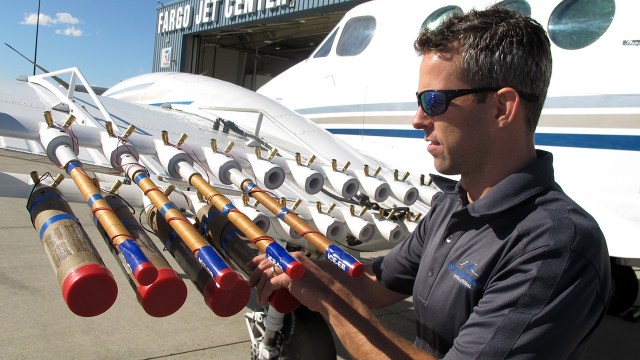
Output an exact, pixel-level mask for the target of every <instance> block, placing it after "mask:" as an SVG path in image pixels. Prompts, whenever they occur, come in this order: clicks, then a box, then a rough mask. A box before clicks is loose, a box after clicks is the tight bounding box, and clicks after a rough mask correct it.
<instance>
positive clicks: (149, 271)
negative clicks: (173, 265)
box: [65, 161, 158, 285]
mask: <svg viewBox="0 0 640 360" xmlns="http://www.w3.org/2000/svg"><path fill="white" fill-rule="evenodd" d="M65 170H66V171H67V173H68V174H69V175H70V176H71V178H72V179H73V181H74V182H75V184H76V186H77V187H78V190H80V193H81V194H82V196H83V197H84V198H85V200H86V201H87V204H88V205H89V207H90V208H91V211H92V213H93V216H94V217H95V218H96V219H97V220H98V222H99V223H100V225H101V226H102V228H103V229H104V230H105V232H106V234H107V236H109V239H111V243H112V244H113V246H117V247H118V250H119V251H120V252H122V253H123V254H125V255H124V259H125V262H126V265H127V266H128V267H129V269H130V270H131V273H132V274H133V275H134V276H135V278H136V280H137V281H138V283H140V284H141V285H150V284H151V283H153V282H154V281H155V280H156V278H157V277H158V270H157V269H156V268H155V266H153V264H152V263H151V262H150V261H149V260H148V259H147V258H146V256H145V255H144V253H143V252H142V250H141V249H140V247H139V246H138V245H137V243H136V242H135V240H133V237H132V236H131V234H129V231H128V230H127V228H126V227H125V226H124V225H122V222H120V219H119V218H118V216H116V214H115V212H114V211H113V209H112V208H111V206H109V203H107V201H106V200H104V198H103V197H102V195H101V193H100V189H99V188H98V187H97V186H96V185H95V184H94V183H93V180H92V179H91V178H89V176H88V175H87V174H86V173H85V172H84V170H83V169H82V165H81V164H80V162H78V161H72V162H69V163H68V164H67V165H66V166H65Z"/></svg>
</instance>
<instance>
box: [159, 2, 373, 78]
mask: <svg viewBox="0 0 640 360" xmlns="http://www.w3.org/2000/svg"><path fill="white" fill-rule="evenodd" d="M361 2H363V1H362V0H181V1H175V2H172V3H168V4H161V5H159V6H158V8H157V17H156V19H157V20H156V40H155V49H154V55H153V71H187V72H189V71H191V68H198V69H201V70H205V71H206V69H208V68H209V67H210V68H211V73H208V75H209V76H213V77H216V78H221V79H224V80H227V79H233V81H232V82H234V83H237V84H243V83H245V82H246V79H244V75H243V74H242V69H244V63H246V61H247V58H246V55H244V54H235V55H234V54H231V53H230V52H225V51H222V50H223V49H220V48H215V47H209V46H205V47H201V46H199V44H198V43H197V41H198V40H197V39H195V37H193V36H191V35H196V34H202V33H206V32H211V31H215V30H220V29H230V28H235V27H240V26H245V25H250V24H252V23H265V22H269V21H276V20H286V19H295V18H298V17H302V16H308V15H312V14H314V13H322V12H327V11H339V10H343V9H346V8H351V7H353V6H355V5H356V4H358V3H361ZM194 42H195V43H194ZM193 60H196V61H197V62H196V63H194V61H193ZM194 64H198V65H197V66H194ZM233 65H235V66H233ZM240 65H242V66H240ZM219 76H220V77H219Z"/></svg>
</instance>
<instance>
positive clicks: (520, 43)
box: [414, 5, 552, 132]
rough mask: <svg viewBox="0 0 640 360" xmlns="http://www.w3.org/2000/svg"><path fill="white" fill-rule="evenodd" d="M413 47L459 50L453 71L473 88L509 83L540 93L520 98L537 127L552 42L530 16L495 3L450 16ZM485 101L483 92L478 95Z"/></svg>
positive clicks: (528, 118) (425, 31) (548, 76)
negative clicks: (531, 100)
mask: <svg viewBox="0 0 640 360" xmlns="http://www.w3.org/2000/svg"><path fill="white" fill-rule="evenodd" d="M414 48H415V49H416V51H417V52H418V53H419V54H420V55H423V54H425V53H427V52H440V53H458V54H460V58H461V60H460V62H459V63H458V64H456V68H457V69H456V72H457V73H458V76H459V78H460V80H462V81H465V82H467V83H468V84H469V85H470V86H472V87H507V86H508V87H513V88H515V89H516V90H518V91H519V92H523V93H529V94H533V95H536V96H538V97H539V99H540V100H539V101H538V102H537V103H533V102H530V101H524V102H523V103H524V108H525V112H526V121H527V126H528V127H529V129H530V130H531V131H532V132H533V131H534V130H535V128H536V126H537V125H538V120H539V118H540V114H541V112H542V106H543V104H544V99H545V98H546V96H547V89H548V87H549V82H550V79H551V65H552V60H551V45H550V42H549V38H548V37H547V34H546V33H545V31H544V28H543V27H542V26H541V25H540V24H539V23H538V22H537V21H535V20H533V19H532V18H530V17H527V16H524V15H521V14H520V13H517V12H515V11H511V10H508V9H505V8H502V7H499V6H496V5H494V6H491V7H489V8H488V9H486V10H472V11H470V12H468V13H466V14H454V15H452V16H451V17H449V18H448V19H447V20H445V21H444V22H443V23H442V24H441V25H439V26H438V27H437V28H435V29H434V30H429V29H423V30H422V31H421V32H420V35H419V36H418V38H417V39H416V41H415V43H414ZM483 96H484V97H483ZM477 99H478V101H484V99H486V94H484V95H483V94H479V96H477Z"/></svg>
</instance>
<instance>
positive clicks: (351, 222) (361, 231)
mask: <svg viewBox="0 0 640 360" xmlns="http://www.w3.org/2000/svg"><path fill="white" fill-rule="evenodd" d="M334 212H335V213H336V216H337V217H338V218H339V219H340V220H342V221H343V222H344V223H345V224H346V225H347V229H348V230H349V232H350V233H351V235H353V236H354V237H355V238H356V239H358V240H359V241H360V242H363V243H366V242H368V241H369V240H371V238H372V237H373V235H374V234H375V232H376V227H375V225H373V224H372V223H370V222H369V221H366V220H365V219H363V218H361V217H359V216H355V215H351V213H350V212H349V210H348V209H341V210H338V211H335V210H334Z"/></svg>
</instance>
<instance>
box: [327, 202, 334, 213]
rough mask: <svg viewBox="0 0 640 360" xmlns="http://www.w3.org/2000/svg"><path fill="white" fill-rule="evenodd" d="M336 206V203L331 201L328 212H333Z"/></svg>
mask: <svg viewBox="0 0 640 360" xmlns="http://www.w3.org/2000/svg"><path fill="white" fill-rule="evenodd" d="M335 208H336V203H331V205H329V208H328V209H327V214H331V212H332V211H333V209H335Z"/></svg>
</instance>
